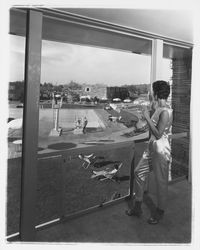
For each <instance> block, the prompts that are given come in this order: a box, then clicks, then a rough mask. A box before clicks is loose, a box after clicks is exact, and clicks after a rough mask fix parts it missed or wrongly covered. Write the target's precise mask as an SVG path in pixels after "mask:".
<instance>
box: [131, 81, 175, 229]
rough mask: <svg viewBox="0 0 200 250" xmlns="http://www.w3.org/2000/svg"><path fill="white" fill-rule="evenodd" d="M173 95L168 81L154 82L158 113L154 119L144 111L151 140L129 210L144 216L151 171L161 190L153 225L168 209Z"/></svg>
mask: <svg viewBox="0 0 200 250" xmlns="http://www.w3.org/2000/svg"><path fill="white" fill-rule="evenodd" d="M169 94H170V86H169V84H168V83H167V82H165V81H156V82H154V83H153V97H154V104H155V103H156V105H155V111H154V113H153V115H152V117H151V118H150V116H149V112H148V111H147V109H146V110H144V111H143V116H144V118H145V119H146V121H147V123H148V126H149V130H150V139H149V142H148V145H147V148H146V150H145V151H144V153H143V156H142V158H141V160H140V161H139V163H138V165H137V167H136V168H135V170H134V177H135V178H134V193H135V204H134V207H133V208H132V209H129V210H127V211H126V213H127V215H129V216H132V215H133V216H137V217H140V216H141V214H142V208H141V205H142V200H143V194H144V187H145V181H146V179H147V177H148V175H149V173H150V171H151V170H153V171H154V174H155V180H156V189H157V209H156V212H155V213H154V214H152V215H151V217H150V219H149V220H148V223H149V224H157V223H158V222H159V220H160V219H162V217H163V215H164V210H165V208H166V199H167V191H168V176H169V165H170V162H171V148H170V143H169V138H168V135H169V133H170V129H171V125H172V109H170V108H169V107H168V105H167V98H168V96H169Z"/></svg>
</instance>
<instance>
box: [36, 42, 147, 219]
mask: <svg viewBox="0 0 200 250" xmlns="http://www.w3.org/2000/svg"><path fill="white" fill-rule="evenodd" d="M150 69H151V56H150V55H149V54H143V51H141V53H137V54H136V53H133V52H131V51H125V50H124V51H122V50H116V49H108V48H107V49H105V48H101V47H92V46H85V45H84V46H83V45H77V44H70V43H57V42H50V41H46V40H43V42H42V72H41V86H40V90H41V91H40V118H39V140H38V143H39V144H38V148H39V149H40V150H39V151H38V154H39V157H42V156H43V155H45V154H46V153H48V154H54V155H55V153H56V152H57V154H61V155H62V157H63V159H62V160H61V162H60V163H59V160H56V159H52V160H51V158H49V159H46V161H40V163H39V169H40V170H39V175H40V174H41V176H38V199H39V200H38V205H37V207H38V214H37V217H38V223H43V222H45V220H46V221H48V220H51V219H55V218H56V217H59V213H60V212H61V213H62V214H63V215H69V214H72V213H75V212H78V211H81V210H84V209H87V208H90V207H94V206H99V205H101V204H102V203H105V202H109V201H111V200H113V199H116V198H117V197H118V198H119V197H123V196H126V195H128V193H129V181H130V180H129V175H130V165H131V160H132V153H133V151H132V149H131V148H130V147H129V146H123V147H122V146H121V147H120V146H119V147H117V148H115V146H109V144H111V143H113V144H112V145H118V143H122V142H127V143H128V141H131V140H132V139H133V136H137V137H138V138H139V137H145V136H147V134H148V131H147V126H146V124H145V123H144V121H143V120H142V119H141V114H140V109H141V107H142V105H148V102H147V98H148V91H149V89H150ZM144 72H145V74H144ZM84 125H85V127H84ZM98 145H101V147H100V149H98V150H97V149H96V146H98ZM93 146H94V147H93ZM113 147H114V148H113ZM72 149H73V150H72ZM81 149H83V152H85V150H86V151H87V152H85V153H82V151H81ZM68 150H70V152H73V153H72V155H71V153H68ZM56 162H57V163H56ZM89 162H91V164H88V163H89ZM60 164H61V165H62V167H61V168H60ZM48 166H51V168H52V170H51V169H50V170H49V169H48ZM53 166H54V167H53ZM118 167H120V170H119V171H118V170H116V169H115V168H118ZM48 171H53V172H54V171H55V172H54V174H53V172H52V181H51V182H50V180H49V181H47V180H46V178H49V177H50V175H49V172H48ZM112 171H114V172H115V171H116V172H117V173H116V175H115V174H114V175H113V176H112V174H111V177H112V178H111V177H110V178H106V176H108V175H109V173H110V172H112ZM45 173H46V174H45ZM47 173H48V174H47ZM55 173H56V176H57V177H58V179H57V181H58V180H59V179H60V182H59V181H58V182H56V180H55V178H54V177H55ZM42 176H43V177H44V179H43V177H42ZM45 176H46V177H45ZM41 180H42V182H43V183H41ZM53 180H55V181H53ZM45 183H46V184H45ZM56 183H57V184H56ZM62 183H63V184H62ZM59 184H60V185H61V186H62V185H63V186H62V187H61V186H59ZM52 185H53V186H52ZM39 186H40V187H41V188H39ZM44 190H46V194H44V193H45V191H44ZM47 190H49V191H47ZM53 190H54V191H53ZM57 190H61V192H62V197H60V194H59V192H58V193H57ZM51 191H52V193H51ZM50 193H51V194H52V196H51V197H50V196H49V195H50ZM40 197H42V199H41V198H40ZM56 197H57V198H59V199H61V204H60V201H59V202H57V203H56V202H55V200H54V199H57V198H56ZM41 200H43V206H41V204H40V201H41ZM51 201H52V204H57V205H58V204H60V206H55V205H49V206H48V205H47V204H50V203H51ZM53 201H54V202H53ZM60 208H62V209H61V210H62V211H60Z"/></svg>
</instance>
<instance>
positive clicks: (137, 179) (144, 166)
mask: <svg viewBox="0 0 200 250" xmlns="http://www.w3.org/2000/svg"><path fill="white" fill-rule="evenodd" d="M149 160H150V157H149V154H148V152H146V151H145V152H144V153H143V156H142V158H141V159H140V161H139V163H138V165H137V167H136V168H135V170H134V194H135V205H134V207H133V208H132V209H130V210H128V211H126V213H127V214H128V215H134V216H137V217H139V216H140V215H141V214H142V209H141V205H142V200H143V194H144V189H145V185H146V179H147V177H148V175H149V171H150V167H149Z"/></svg>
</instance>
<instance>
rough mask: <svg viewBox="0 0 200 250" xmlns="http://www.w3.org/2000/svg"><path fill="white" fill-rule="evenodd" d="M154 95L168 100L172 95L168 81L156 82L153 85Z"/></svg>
mask: <svg viewBox="0 0 200 250" xmlns="http://www.w3.org/2000/svg"><path fill="white" fill-rule="evenodd" d="M153 92H154V95H157V97H158V98H159V99H167V98H168V96H169V94H170V86H169V83H168V82H166V81H156V82H154V83H153Z"/></svg>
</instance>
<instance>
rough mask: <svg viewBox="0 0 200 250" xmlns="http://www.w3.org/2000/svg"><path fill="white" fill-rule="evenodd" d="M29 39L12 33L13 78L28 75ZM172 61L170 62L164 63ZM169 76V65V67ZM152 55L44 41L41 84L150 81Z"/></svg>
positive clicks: (12, 79)
mask: <svg viewBox="0 0 200 250" xmlns="http://www.w3.org/2000/svg"><path fill="white" fill-rule="evenodd" d="M24 56H25V38H24V37H19V36H14V35H10V60H9V61H10V71H9V80H10V81H17V80H20V81H21V80H23V78H24ZM163 63H164V64H166V66H167V64H169V62H163ZM165 68H166V70H165V72H164V74H165V78H168V75H169V71H168V66H167V67H165ZM150 71H151V56H146V55H138V54H133V53H130V52H124V51H120V50H111V49H103V48H97V47H91V46H82V45H75V44H68V43H58V42H51V41H45V40H43V41H42V62H41V83H44V82H51V83H53V84H67V83H69V82H70V81H76V82H78V83H80V84H83V83H86V84H96V83H101V84H105V85H107V86H120V85H124V84H143V83H146V84H149V83H150Z"/></svg>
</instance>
